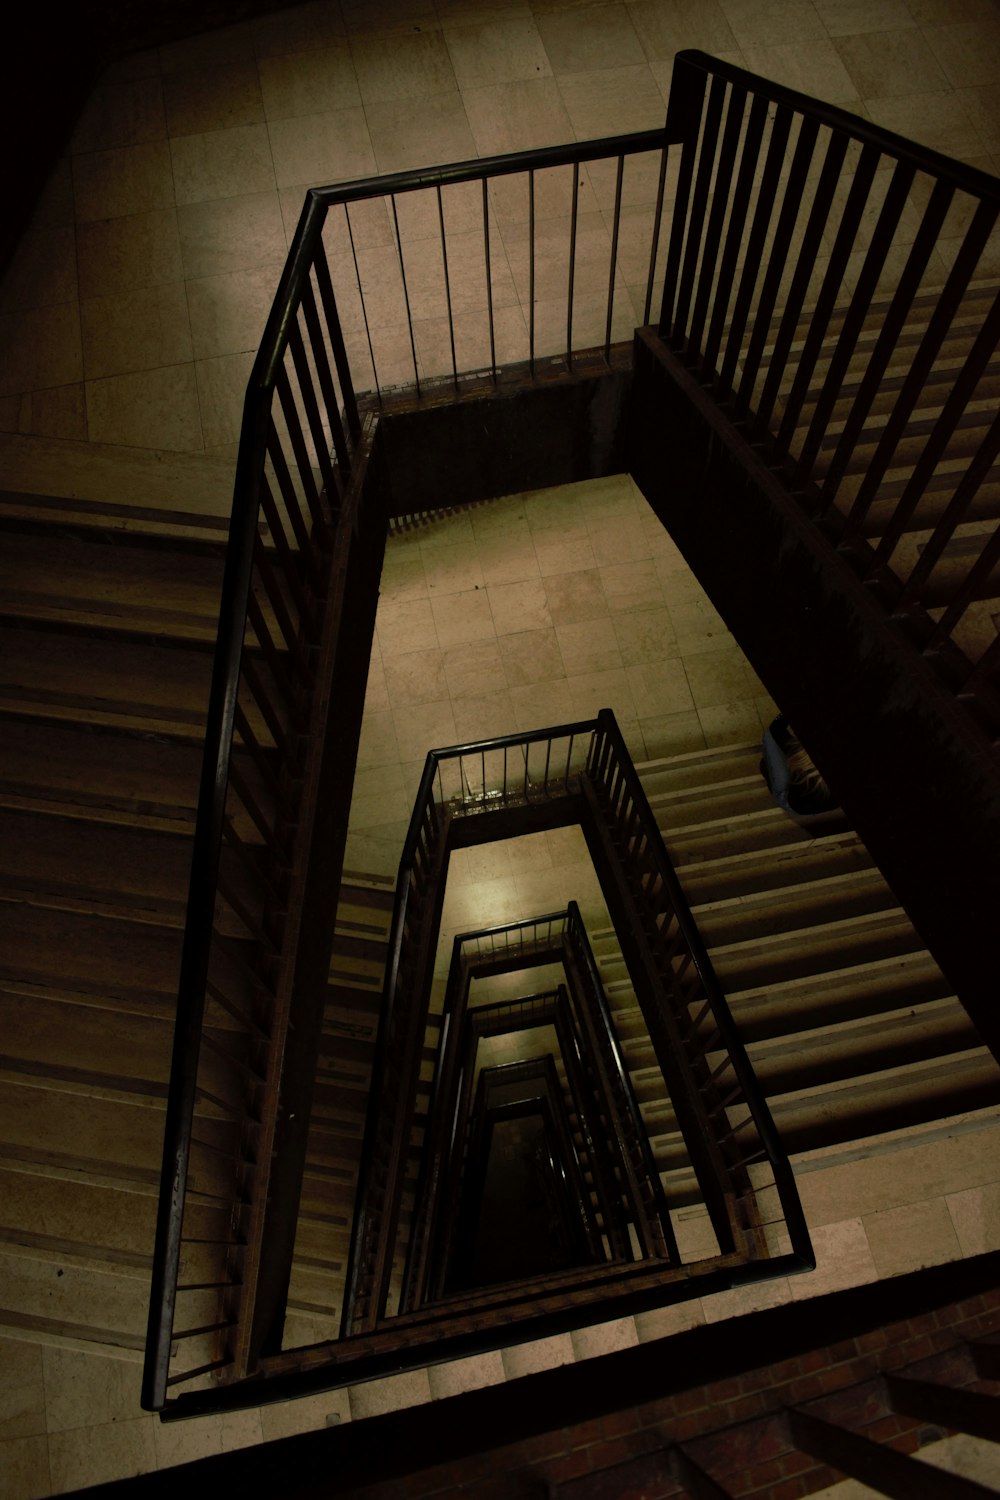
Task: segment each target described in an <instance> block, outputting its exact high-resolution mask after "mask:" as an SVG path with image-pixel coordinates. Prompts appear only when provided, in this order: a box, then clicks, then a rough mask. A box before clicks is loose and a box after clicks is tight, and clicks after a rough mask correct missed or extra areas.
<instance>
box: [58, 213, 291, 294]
mask: <svg viewBox="0 0 1000 1500" xmlns="http://www.w3.org/2000/svg"><path fill="white" fill-rule="evenodd" d="M76 250H77V263H78V265H79V275H80V296H81V297H104V296H109V295H111V294H112V293H114V292H126V291H130V290H131V289H132V288H134V287H143V286H155V285H156V284H157V283H158V282H163V281H179V280H180V278H181V276H182V275H183V274H184V269H185V267H184V265H183V263H182V260H181V239H180V234H179V232H178V222H177V211H176V210H175V209H173V208H167V209H154V210H153V211H152V212H150V213H143V214H127V215H125V216H124V217H123V218H120V219H107V220H103V221H100V222H98V223H94V224H81V225H80V227H79V228H78V230H77V232H76ZM282 254H284V250H282Z"/></svg>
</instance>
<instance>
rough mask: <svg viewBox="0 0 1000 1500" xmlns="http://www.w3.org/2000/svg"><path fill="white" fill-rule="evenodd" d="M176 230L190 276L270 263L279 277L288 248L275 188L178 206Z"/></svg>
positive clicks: (224, 272) (185, 266)
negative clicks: (269, 190) (212, 201)
mask: <svg viewBox="0 0 1000 1500" xmlns="http://www.w3.org/2000/svg"><path fill="white" fill-rule="evenodd" d="M177 234H178V237H179V238H178V254H179V257H181V258H182V260H183V266H184V275H185V276H187V277H190V278H194V277H202V276H220V275H224V274H226V273H227V272H234V271H243V270H246V269H247V268H248V267H250V266H267V267H269V268H272V275H273V276H274V277H277V276H278V275H280V267H281V265H282V263H283V262H284V258H285V254H286V252H287V249H288V246H287V243H286V240H285V228H284V224H283V223H282V219H281V207H280V205H279V203H278V195H277V193H275V192H269V193H251V194H249V195H246V196H240V197H233V198H224V199H221V200H219V201H218V202H214V203H192V204H188V205H186V206H184V207H182V208H179V209H178V210H177ZM271 296H272V300H273V296H274V293H273V289H272V293H271Z"/></svg>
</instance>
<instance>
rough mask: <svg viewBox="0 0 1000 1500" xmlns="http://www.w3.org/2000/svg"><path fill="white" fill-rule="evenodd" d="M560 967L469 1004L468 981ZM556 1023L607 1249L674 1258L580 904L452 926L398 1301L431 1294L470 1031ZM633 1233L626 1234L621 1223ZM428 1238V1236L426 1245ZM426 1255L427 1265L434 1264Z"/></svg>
mask: <svg viewBox="0 0 1000 1500" xmlns="http://www.w3.org/2000/svg"><path fill="white" fill-rule="evenodd" d="M553 962H555V963H559V964H561V965H563V966H564V978H565V985H560V987H559V990H558V991H556V992H554V993H549V994H545V995H538V996H529V997H522V998H518V999H516V1000H506V1001H503V1000H498V1001H495V1002H492V1003H488V1004H478V1005H476V1006H475V1008H471V1009H470V1008H469V1000H470V987H471V984H472V981H473V979H484V978H486V977H488V976H490V975H495V974H498V973H516V972H518V971H520V970H522V969H525V970H526V969H527V968H529V967H532V966H535V965H537V964H539V963H553ZM544 1024H550V1025H553V1026H554V1027H555V1031H556V1036H557V1039H558V1043H559V1050H560V1053H561V1056H562V1059H563V1064H564V1067H565V1069H566V1074H567V1079H568V1082H569V1087H570V1093H571V1095H572V1098H573V1100H574V1107H575V1110H576V1114H577V1117H578V1120H579V1129H580V1132H581V1139H582V1140H583V1142H584V1146H585V1155H586V1158H587V1161H588V1162H589V1163H590V1170H591V1174H592V1177H593V1181H594V1190H595V1193H596V1194H597V1201H598V1206H599V1207H600V1210H601V1213H602V1218H603V1223H604V1233H605V1235H606V1237H607V1255H608V1258H610V1259H620V1260H623V1261H624V1260H632V1259H636V1258H641V1257H643V1256H647V1255H659V1256H664V1257H667V1258H672V1259H674V1260H675V1261H676V1260H677V1259H678V1257H677V1255H676V1245H675V1244H674V1239H673V1231H672V1228H671V1225H670V1216H669V1212H668V1210H667V1205H666V1202H665V1200H664V1197H663V1192H662V1188H661V1186H660V1181H659V1176H658V1174H657V1170H656V1165H655V1163H654V1161H653V1157H652V1152H651V1150H650V1146H649V1140H648V1136H647V1133H646V1130H645V1128H644V1126H643V1123H642V1117H641V1114H640V1111H639V1106H638V1103H637V1101H636V1098H635V1094H634V1091H633V1089H632V1083H631V1079H630V1077H629V1073H628V1069H627V1067H626V1066H625V1063H624V1060H623V1058H622V1054H621V1049H620V1046H619V1042H618V1038H617V1036H616V1034H615V1029H614V1023H613V1021H612V1017H611V1012H610V1009H609V1007H608V1003H607V997H606V995H605V994H604V988H603V985H602V983H601V979H600V974H599V972H598V969H597V964H596V961H595V960H594V956H593V952H592V950H591V947H590V943H589V940H588V938H587V934H586V929H585V927H584V924H583V919H582V917H581V915H580V910H579V907H578V906H577V905H576V903H575V902H572V901H571V902H570V903H569V905H568V906H567V908H566V910H565V911H560V912H553V913H550V914H547V915H545V916H540V917H533V918H526V919H524V920H523V921H520V922H514V923H508V924H505V925H502V926H498V927H491V928H482V929H480V930H479V931H476V932H471V933H459V934H458V935H457V936H456V938H455V939H454V942H453V944H452V958H451V963H450V966H449V973H448V983H447V988H446V990H445V996H444V1001H443V1005H442V1012H441V1020H440V1027H439V1031H438V1049H437V1056H436V1063H435V1071H434V1079H433V1083H432V1085H431V1092H430V1098H429V1101H428V1105H427V1113H426V1117H425V1118H426V1122H427V1123H426V1125H425V1127H424V1144H423V1148H422V1151H421V1157H420V1177H419V1182H418V1186H417V1192H416V1208H415V1211H414V1216H413V1224H412V1228H411V1231H410V1235H409V1238H408V1242H407V1245H406V1261H405V1273H404V1276H403V1291H402V1294H401V1297H400V1307H401V1309H403V1310H406V1311H411V1310H413V1309H414V1308H416V1307H419V1306H420V1305H421V1304H422V1303H423V1302H424V1301H425V1300H427V1299H431V1300H433V1299H434V1298H436V1297H440V1296H441V1295H442V1289H443V1286H444V1283H445V1280H446V1271H447V1264H448V1257H449V1255H450V1253H451V1252H450V1249H449V1246H450V1235H449V1230H448V1225H449V1224H450V1223H451V1222H452V1220H453V1217H454V1213H455V1212H456V1211H457V1203H458V1197H459V1193H460V1190H461V1181H462V1174H463V1170H464V1168H463V1163H464V1160H465V1156H466V1150H467V1142H466V1139H465V1132H466V1128H467V1123H468V1117H469V1112H470V1109H471V1104H472V1089H473V1082H474V1076H475V1069H476V1056H477V1048H478V1044H479V1041H480V1039H481V1038H482V1037H484V1036H490V1037H492V1036H497V1035H502V1034H508V1033H511V1032H521V1031H524V1030H526V1029H531V1028H534V1027H537V1026H540V1025H544ZM630 1224H631V1225H632V1226H633V1228H634V1231H635V1241H634V1246H633V1242H632V1240H631V1239H630V1237H629V1234H628V1226H629V1225H630ZM432 1245H434V1246H437V1247H438V1248H437V1249H436V1250H434V1249H432ZM435 1265H436V1269H435V1268H434V1267H435Z"/></svg>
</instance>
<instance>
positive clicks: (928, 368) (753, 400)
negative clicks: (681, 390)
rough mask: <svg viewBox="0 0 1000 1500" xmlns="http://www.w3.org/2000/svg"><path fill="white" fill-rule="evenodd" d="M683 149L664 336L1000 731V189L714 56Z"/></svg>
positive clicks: (680, 129)
mask: <svg viewBox="0 0 1000 1500" xmlns="http://www.w3.org/2000/svg"><path fill="white" fill-rule="evenodd" d="M667 136H668V139H670V140H671V141H676V140H683V142H684V145H683V148H682V150H681V153H680V168H679V175H678V180H677V189H676V199H675V204H674V210H673V222H672V226H671V230H670V243H669V252H668V258H667V267H666V279H665V291H664V297H663V304H662V309H661V313H660V324H659V328H660V333H661V336H662V337H663V338H664V339H665V340H667V341H668V343H669V344H670V346H671V347H672V348H673V349H674V350H675V352H677V353H678V354H680V355H681V357H682V358H683V359H684V360H685V362H687V363H688V364H689V365H690V366H691V367H692V368H693V370H694V371H695V372H696V373H697V376H698V378H699V380H700V381H701V382H702V383H704V384H705V385H706V386H708V388H709V389H710V390H711V391H712V393H713V395H714V396H715V398H716V399H717V400H718V401H719V402H720V403H721V404H722V405H723V406H724V407H726V408H727V409H728V411H729V412H730V413H731V415H732V417H733V418H734V419H735V420H736V421H737V422H745V423H747V424H748V425H749V427H750V430H751V432H752V434H754V435H755V436H761V437H764V438H765V447H766V449H767V451H768V457H769V461H772V459H773V460H775V461H779V462H781V463H782V464H783V466H784V469H785V473H786V477H787V479H788V481H789V483H790V484H791V487H792V489H793V491H794V492H796V493H797V494H798V495H799V497H800V499H801V503H802V504H803V506H804V507H805V508H806V509H807V511H808V512H809V513H810V514H811V515H812V516H813V517H814V518H815V519H816V521H817V523H818V524H819V525H821V526H822V527H823V529H824V530H825V531H826V533H827V535H828V536H829V537H830V538H831V539H832V540H833V541H835V543H836V544H837V545H838V546H839V547H840V549H841V551H842V554H843V555H844V556H845V558H847V559H848V560H849V561H850V563H851V566H852V567H853V568H854V569H855V570H856V572H857V573H858V574H859V576H860V577H861V578H862V579H863V580H864V581H865V582H866V583H868V584H870V585H871V586H872V588H873V589H874V590H875V592H876V593H877V595H878V596H879V597H880V598H881V599H882V600H883V602H884V605H885V607H886V609H887V610H888V611H889V613H890V614H891V615H892V616H893V618H894V619H896V620H897V621H898V622H900V623H901V624H903V625H904V626H905V627H906V628H907V630H908V633H909V634H911V636H912V637H913V639H914V641H915V642H916V644H917V645H918V646H919V648H920V649H921V650H922V651H923V652H924V653H926V654H928V655H930V656H932V657H934V658H935V659H940V658H942V657H943V658H944V660H939V665H941V666H942V667H943V668H944V669H945V670H946V672H947V677H948V680H949V682H950V683H951V684H952V686H953V688H954V690H955V691H956V692H957V693H960V694H965V695H969V696H972V695H976V696H978V697H979V698H980V699H981V700H982V701H983V702H984V703H988V704H989V711H990V713H991V715H992V717H993V719H994V722H995V724H996V727H997V728H1000V711H998V705H997V704H996V703H995V702H993V693H994V692H995V690H996V681H997V671H998V668H1000V638H998V636H997V633H996V628H995V626H994V624H993V619H992V616H993V615H994V614H995V613H996V604H995V602H992V600H993V599H995V596H996V595H997V594H998V593H1000V576H998V573H1000V528H998V525H997V518H998V516H1000V505H998V501H997V491H998V486H1000V462H998V456H1000V417H998V416H997V400H996V390H997V379H998V375H1000V355H998V344H1000V289H998V277H997V274H996V271H997V262H996V250H997V243H998V228H997V221H998V216H1000V181H998V179H997V178H995V177H990V176H989V175H987V174H986V173H984V172H981V171H979V170H977V169H975V168H973V167H970V166H966V165H964V164H963V163H961V162H957V161H954V160H952V159H950V158H948V157H944V156H941V155H939V154H938V153H937V152H934V151H931V150H928V149H926V148H924V147H921V146H918V145H915V144H914V143H913V142H911V141H907V140H903V139H902V138H901V137H899V136H896V135H893V134H892V133H891V132H890V131H887V130H883V129H881V128H880V127H879V126H876V125H873V124H871V123H870V122H868V121H866V120H861V119H858V118H857V117H856V116H853V115H850V114H847V113H846V112H845V111H843V110H840V109H836V108H834V107H833V106H830V105H825V104H823V103H821V102H819V101H818V100H815V99H812V98H809V97H807V96H805V95H802V94H798V93H795V92H794V91H792V90H791V89H787V88H783V87H781V86H780V85H778V84H773V83H770V82H768V81H766V80H765V79H762V78H759V77H756V76H755V75H753V74H750V73H747V72H744V71H743V70H741V69H739V68H736V67H733V66H731V65H729V64H727V63H723V62H720V61H718V60H717V59H715V58H711V57H708V56H706V55H705V54H704V53H700V52H682V53H679V54H678V56H677V58H676V60H675V65H674V74H673V78H672V81H671V89H670V103H669V108H668V113H667Z"/></svg>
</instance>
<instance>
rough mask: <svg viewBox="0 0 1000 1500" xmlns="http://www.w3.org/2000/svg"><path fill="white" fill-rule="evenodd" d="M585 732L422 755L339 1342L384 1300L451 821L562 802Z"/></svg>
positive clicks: (582, 752)
mask: <svg viewBox="0 0 1000 1500" xmlns="http://www.w3.org/2000/svg"><path fill="white" fill-rule="evenodd" d="M592 729H593V726H592V724H591V723H590V722H586V723H578V724H568V725H563V726H560V727H559V728H558V729H550V730H539V731H536V732H535V733H533V734H526V735H507V736H504V737H502V738H498V739H493V740H483V741H477V742H475V743H470V744H467V745H458V746H455V747H453V748H449V749H444V750H432V751H430V752H429V753H428V756H427V761H426V763H425V766H424V772H423V775H422V777H421V780H420V787H419V789H418V792H417V798H416V802H415V804H414V809H413V815H412V817H411V819H410V826H409V830H408V832H407V836H406V842H405V843H404V845H403V854H402V857H401V859H400V865H399V878H398V880H397V883H396V901H395V906H394V909H393V917H392V927H391V930H390V935H389V953H388V957H387V962H386V976H385V984H384V988H383V999H382V1009H381V1013H380V1017H379V1031H378V1041H377V1044H376V1055H375V1063H374V1068H373V1082H372V1087H371V1094H370V1100H369V1112H368V1121H367V1125H366V1129H365V1142H364V1148H363V1152H362V1158H361V1166H360V1171H359V1186H358V1192H357V1196H356V1204H357V1208H356V1212H355V1222H354V1228H353V1232H352V1237H351V1254H350V1260H349V1265H348V1273H347V1286H346V1290H345V1296H344V1313H343V1320H342V1332H343V1334H344V1335H346V1334H348V1333H353V1332H360V1331H362V1330H363V1329H364V1328H365V1327H368V1326H372V1325H373V1324H374V1322H375V1321H376V1320H377V1318H378V1316H379V1314H380V1310H381V1309H382V1308H383V1307H384V1305H385V1298H386V1296H387V1294H388V1284H389V1277H390V1274H391V1270H392V1264H393V1254H394V1245H395V1225H396V1220H397V1217H398V1213H399V1197H400V1193H401V1187H402V1172H403V1165H404V1155H405V1149H406V1142H407V1139H408V1135H409V1117H410V1114H411V1112H412V1102H413V1096H414V1093H415V1090H416V1082H417V1073H418V1070H419V1052H420V1047H419V1039H420V1038H422V1036H423V1028H424V1026H425V1024H426V1017H427V1006H428V999H429V986H430V980H431V972H432V968H433V959H434V945H435V943H436V940H437V929H438V922H439V918H440V910H441V903H442V901H443V898H444V881H445V874H446V870H447V854H448V831H449V827H450V824H451V821H452V819H453V818H455V817H457V816H476V815H480V814H482V813H484V812H488V811H492V812H496V811H500V810H504V809H507V808H512V807H525V806H529V805H531V804H532V803H538V802H542V803H544V802H549V801H552V800H554V799H557V798H561V797H565V796H567V795H570V794H571V792H572V791H573V790H575V788H576V787H577V785H578V784H579V779H580V776H581V773H582V771H583V769H584V767H585V766H586V764H587V758H588V755H589V752H590V741H591V733H592Z"/></svg>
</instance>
